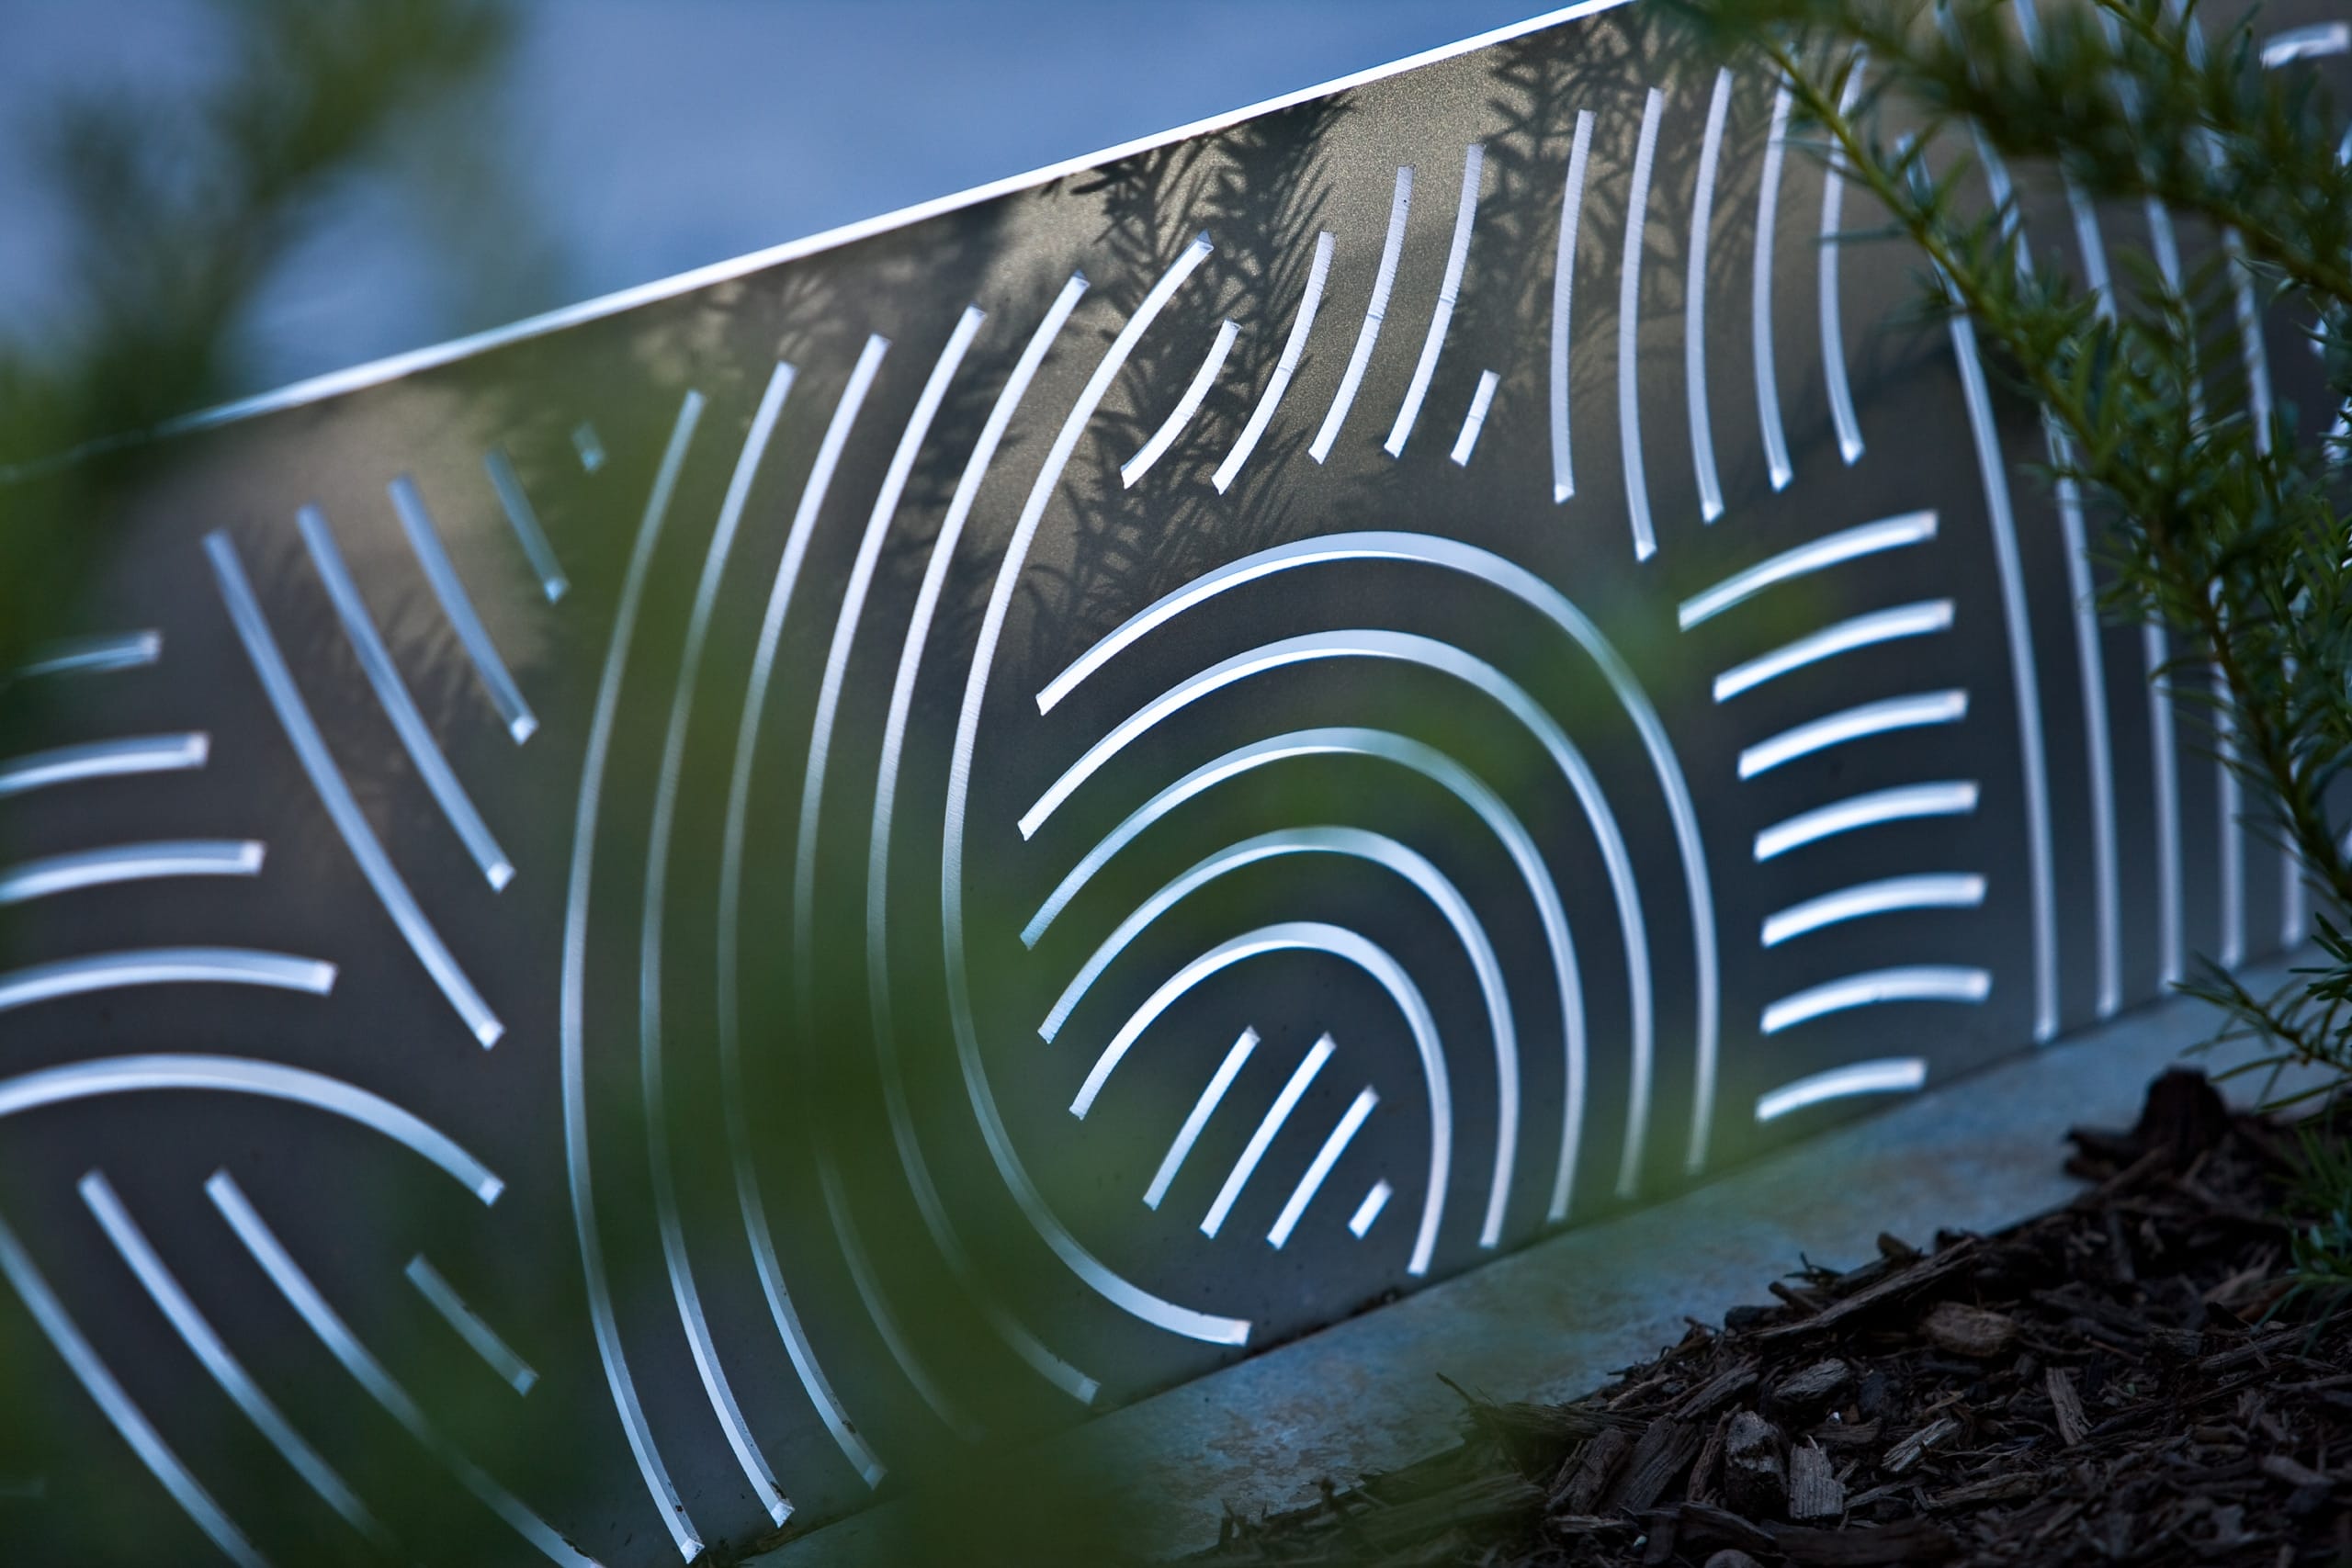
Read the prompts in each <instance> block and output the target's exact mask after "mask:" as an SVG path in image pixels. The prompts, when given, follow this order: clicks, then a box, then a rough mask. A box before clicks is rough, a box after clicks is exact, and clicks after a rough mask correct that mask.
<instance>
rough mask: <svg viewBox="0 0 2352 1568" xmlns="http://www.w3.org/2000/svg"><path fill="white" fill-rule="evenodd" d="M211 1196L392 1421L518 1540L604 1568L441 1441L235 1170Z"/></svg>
mask: <svg viewBox="0 0 2352 1568" xmlns="http://www.w3.org/2000/svg"><path fill="white" fill-rule="evenodd" d="M204 1191H205V1195H206V1196H207V1197H209V1198H210V1199H211V1200H212V1206H213V1207H214V1208H215V1209H218V1210H219V1211H220V1217H221V1218H222V1219H224V1220H226V1221H228V1222H229V1228H230V1229H231V1230H232V1231H234V1232H235V1233H236V1235H237V1239H238V1240H239V1241H241V1242H243V1244H244V1247H245V1250H246V1251H247V1252H248V1253H250V1254H251V1255H252V1256H253V1260H254V1262H255V1263H256V1264H258V1265H260V1267H261V1271H262V1272H263V1273H265V1274H266V1275H268V1276H269V1282H270V1283H271V1284H273V1285H275V1286H277V1291H278V1293H279V1294H280V1295H282V1296H284V1297H285V1298H286V1303H287V1304H288V1306H290V1307H292V1308H293V1309H294V1310H295V1312H296V1313H297V1314H300V1317H301V1319H302V1321H303V1322H304V1323H306V1324H308V1325H310V1328H311V1333H312V1334H315V1335H316V1336H318V1339H319V1343H320V1344H322V1345H323V1346H325V1347H326V1348H327V1352H328V1354H330V1355H332V1356H333V1357H334V1359H336V1360H337V1361H340V1362H341V1363H342V1364H343V1369H344V1371H347V1372H349V1373H350V1374H351V1377H352V1381H353V1382H356V1383H358V1384H359V1386H360V1387H361V1388H363V1389H365V1390H366V1391H367V1393H368V1397H369V1398H371V1399H373V1400H374V1401H375V1402H376V1403H377V1404H379V1405H381V1406H382V1407H383V1409H384V1413H385V1414H386V1415H388V1416H391V1418H392V1419H393V1420H395V1421H397V1422H399V1423H400V1424H401V1426H402V1427H407V1428H408V1432H409V1435H410V1436H411V1437H413V1438H415V1439H416V1440H417V1443H418V1444H419V1445H420V1446H421V1447H423V1448H424V1450H426V1451H427V1452H428V1453H430V1454H432V1455H433V1456H434V1458H435V1459H437V1460H439V1461H441V1462H442V1464H443V1465H445V1466H447V1469H448V1471H449V1473H450V1474H451V1475H453V1476H455V1477H456V1478H457V1481H458V1484H459V1485H460V1486H463V1487H464V1488H465V1489H466V1490H467V1491H469V1492H470V1493H472V1494H473V1495H474V1496H475V1497H477V1498H478V1499H480V1500H481V1504H482V1506H485V1507H487V1508H488V1509H490V1511H491V1512H492V1513H493V1514H496V1515H497V1516H498V1517H500V1518H502V1519H503V1520H505V1521H506V1523H507V1524H508V1526H510V1527H511V1528H512V1529H514V1531H515V1534H517V1535H519V1536H521V1537H522V1538H523V1539H524V1540H527V1541H529V1542H530V1543H531V1544H532V1545H533V1546H535V1547H537V1549H538V1550H539V1552H540V1554H541V1555H542V1556H544V1557H546V1558H547V1560H548V1562H555V1563H560V1564H562V1565H563V1568H597V1564H596V1562H595V1560H594V1559H593V1558H590V1557H586V1556H583V1555H582V1554H581V1553H580V1552H579V1551H576V1550H574V1548H573V1547H572V1545H571V1542H570V1541H567V1540H564V1539H563V1537H561V1536H560V1535H558V1534H557V1533H556V1532H555V1531H554V1529H551V1528H549V1526H548V1522H547V1521H546V1520H545V1519H542V1518H540V1517H538V1516H537V1514H535V1513H533V1512H532V1511H531V1510H530V1509H529V1508H527V1507H526V1506H524V1505H523V1504H522V1502H521V1501H520V1500H519V1499H517V1498H516V1497H515V1495H514V1494H513V1493H511V1492H509V1491H507V1490H506V1488H504V1487H503V1486H501V1485H500V1484H499V1483H497V1482H495V1481H492V1479H491V1478H490V1477H489V1476H488V1475H486V1474H484V1473H483V1472H482V1471H481V1468H480V1467H479V1466H477V1465H476V1464H475V1463H474V1462H473V1461H471V1460H469V1459H468V1458H467V1457H466V1456H465V1455H464V1454H463V1453H461V1452H459V1451H458V1448H457V1446H456V1445H455V1444H454V1443H451V1442H450V1441H449V1440H448V1439H447V1438H445V1437H443V1436H442V1435H441V1433H440V1431H439V1429H438V1428H436V1427H435V1426H434V1425H433V1423H432V1422H431V1421H430V1420H429V1419H427V1418H426V1416H425V1414H424V1407H423V1406H422V1405H420V1404H417V1403H416V1400H415V1399H414V1398H413V1396H412V1395H411V1394H410V1393H409V1392H408V1391H407V1390H406V1389H404V1388H402V1387H401V1385H400V1384H399V1383H398V1382H395V1381H394V1380H393V1378H392V1374H391V1373H390V1372H389V1371H386V1370H385V1368H384V1364H383V1362H381V1361H379V1360H378V1359H376V1357H375V1355H374V1353H373V1352H371V1351H370V1350H368V1348H367V1347H366V1346H365V1345H362V1344H361V1343H360V1342H359V1337H358V1336H357V1335H356V1334H354V1333H353V1332H352V1331H351V1325H349V1324H347V1323H345V1321H344V1319H343V1316H342V1314H339V1313H337V1312H336V1311H335V1310H334V1307H333V1306H331V1305H329V1304H328V1303H327V1299H326V1297H325V1296H324V1295H323V1294H322V1293H321V1292H320V1291H319V1287H318V1286H317V1284H316V1283H314V1282H313V1281H312V1280H311V1277H310V1275H309V1274H308V1273H307V1272H305V1271H304V1269H303V1268H302V1266H301V1265H300V1264H299V1263H297V1262H296V1261H294V1255H293V1254H292V1253H290V1252H288V1251H287V1250H286V1245H285V1243H283V1242H281V1241H280V1240H278V1238H277V1233H276V1232H274V1231H273V1230H271V1229H270V1227H269V1225H268V1224H267V1222H266V1221H265V1220H263V1218H262V1217H261V1215H260V1213H258V1212H256V1211H255V1210H254V1206H253V1203H252V1202H251V1201H249V1200H248V1199H247V1198H246V1197H245V1194H244V1191H243V1189H241V1188H239V1187H238V1185H237V1183H236V1180H235V1179H233V1178H232V1177H231V1176H230V1174H229V1173H228V1172H227V1171H225V1170H216V1171H214V1172H213V1173H212V1175H211V1176H210V1177H209V1179H207V1180H206V1181H205V1183H204Z"/></svg>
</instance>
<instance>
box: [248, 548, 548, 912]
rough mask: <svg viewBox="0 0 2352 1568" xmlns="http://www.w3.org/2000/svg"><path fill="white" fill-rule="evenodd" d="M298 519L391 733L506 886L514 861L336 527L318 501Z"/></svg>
mask: <svg viewBox="0 0 2352 1568" xmlns="http://www.w3.org/2000/svg"><path fill="white" fill-rule="evenodd" d="M294 521H295V525H296V527H297V528H298V529H299V530H300V533H301V536H302V542H303V544H304V545H305V546H307V547H309V549H310V552H311V565H312V566H313V567H314V568H316V569H317V570H318V574H319V581H321V582H322V583H324V584H325V585H326V590H327V597H328V598H329V599H330V600H332V601H333V602H334V613H335V618H336V619H337V620H339V621H341V622H342V623H343V635H344V637H345V640H346V641H348V642H349V643H350V644H351V651H352V653H353V654H354V655H355V656H356V658H357V659H358V660H359V669H360V672H361V673H362V674H364V675H365V676H367V678H368V689H369V690H371V691H373V692H374V693H375V694H376V701H377V702H378V704H379V705H381V706H382V708H383V710H384V716H385V717H386V718H388V719H390V720H391V724H392V730H393V733H395V734H397V735H398V736H399V737H400V738H401V750H405V751H406V752H407V753H408V757H409V761H411V762H413V763H414V764H415V765H416V772H417V776H418V777H420V778H422V779H423V780H424V787H425V788H426V790H427V791H429V792H430V793H431V794H432V796H433V800H434V804H435V805H436V806H438V807H441V815H442V817H443V818H445V819H446V820H447V822H448V824H449V827H450V829H452V830H453V831H455V832H456V833H457V835H458V841H459V842H461V843H463V844H464V845H465V846H466V852H467V853H468V854H469V855H471V856H472V857H473V862H474V864H475V865H477V866H479V867H481V874H482V877H483V879H484V880H485V881H487V882H488V883H489V884H490V886H491V890H492V892H503V891H504V890H505V887H506V885H507V884H508V883H509V882H511V881H513V880H514V879H515V864H514V863H513V862H512V861H510V860H508V859H507V858H506V852H505V851H504V850H503V849H501V848H499V847H498V840H497V839H495V838H494V837H492V834H491V831H490V827H489V824H487V823H485V822H484V821H483V820H482V819H481V812H479V811H477V810H475V809H474V803H473V798H472V797H471V796H470V795H468V794H467V793H466V786H465V785H464V784H460V783H459V782H458V775H457V773H456V771H455V770H453V769H452V768H451V767H450V766H449V760H448V759H447V757H445V756H443V755H442V752H441V746H440V743H439V742H438V741H436V740H435V739H434V738H433V729H432V727H431V726H429V725H427V724H426V723H425V722H424V715H423V714H421V713H419V712H418V711H417V707H416V703H415V701H414V699H413V698H412V697H411V696H410V695H409V690H408V682H406V681H403V680H402V679H401V672H400V669H399V667H398V666H397V665H395V664H394V663H393V662H392V652H391V649H389V648H386V647H385V646H384V639H383V637H382V636H381V635H380V634H379V632H378V631H377V629H376V618H375V616H373V615H370V614H368V602H367V601H366V600H365V599H363V598H361V597H360V595H359V584H358V583H357V582H356V581H353V580H352V576H351V571H350V569H349V568H347V567H345V565H344V561H343V551H342V549H341V548H340V547H338V546H337V545H336V544H335V541H334V530H333V529H331V528H330V527H328V526H327V520H326V515H325V513H322V512H321V511H320V510H319V509H318V508H317V507H315V506H305V507H303V508H302V509H301V510H300V512H298V513H295V519H294Z"/></svg>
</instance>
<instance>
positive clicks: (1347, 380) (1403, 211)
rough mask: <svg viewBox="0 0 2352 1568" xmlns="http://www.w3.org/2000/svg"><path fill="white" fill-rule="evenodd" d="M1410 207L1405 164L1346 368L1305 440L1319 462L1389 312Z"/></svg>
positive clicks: (1410, 168) (1344, 416) (1409, 177)
mask: <svg viewBox="0 0 2352 1568" xmlns="http://www.w3.org/2000/svg"><path fill="white" fill-rule="evenodd" d="M1412 207H1413V165H1412V164H1401V165H1399V166H1398V168H1397V188H1396V191H1395V194H1394V195H1392V196H1391V197H1389V199H1388V232H1387V234H1386V236H1385V238H1383V239H1382V241H1381V243H1380V265H1379V268H1378V270H1377V271H1376V272H1374V275H1373V279H1372V298H1371V299H1370V300H1368V301H1367V302H1366V303H1365V305H1364V308H1363V325H1362V326H1360V327H1358V328H1357V329H1356V343H1355V346H1354V347H1353V348H1351V349H1350V350H1349V351H1348V365H1347V368H1346V369H1345V370H1344V371H1342V372H1341V373H1340V387H1339V390H1337V391H1335V392H1333V393H1332V394H1331V406H1330V408H1329V409H1328V410H1326V411H1325V412H1324V414H1323V423H1322V424H1321V426H1320V427H1318V428H1317V430H1316V432H1315V439H1314V440H1313V441H1312V442H1310V443H1308V444H1307V448H1306V455H1307V456H1308V457H1312V458H1314V459H1315V460H1316V461H1317V462H1318V463H1320V462H1322V461H1323V460H1324V459H1326V458H1328V457H1330V455H1331V443H1333V442H1334V441H1337V440H1338V439H1339V438H1340V424H1341V423H1344V422H1345V421H1346V419H1347V417H1348V411H1349V410H1350V409H1351V408H1353V407H1354V406H1355V401H1356V391H1357V389H1359V388H1360V387H1362V386H1363V371H1364V367H1365V365H1367V364H1368V363H1370V362H1371V359H1372V350H1373V345H1374V344H1376V343H1377V342H1379V341H1380V323H1381V321H1382V319H1383V318H1384V317H1385V316H1386V315H1387V314H1388V295H1389V292H1390V290H1391V289H1393V288H1396V286H1397V260H1398V258H1399V257H1401V256H1402V255H1403V254H1405V220H1406V218H1407V217H1408V215H1409V214H1410V213H1411V211H1412Z"/></svg>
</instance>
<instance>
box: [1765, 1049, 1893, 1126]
mask: <svg viewBox="0 0 2352 1568" xmlns="http://www.w3.org/2000/svg"><path fill="white" fill-rule="evenodd" d="M1927 1085H1928V1064H1927V1061H1926V1059H1925V1058H1924V1057H1919V1056H1889V1057H1884V1058H1883V1059H1881V1060H1878V1061H1874V1062H1854V1063H1850V1064H1849V1065H1848V1066H1842V1067H1832V1068H1830V1069H1829V1070H1828V1071H1827V1072H1826V1073H1815V1074H1814V1075H1813V1076H1812V1077H1802V1078H1799V1079H1797V1080H1796V1081H1795V1082H1794V1083H1786V1084H1782V1085H1781V1087H1780V1088H1778V1089H1772V1090H1770V1092H1768V1093H1765V1094H1760V1095H1758V1096H1757V1097H1756V1119H1757V1120H1758V1122H1774V1121H1778V1120H1779V1119H1780V1118H1781V1117H1783V1116H1786V1115H1787V1114H1788V1113H1789V1112H1790V1111H1802V1110H1804V1108H1805V1107H1806V1106H1808V1105H1819V1104H1821V1103H1823V1102H1824V1101H1826V1100H1848V1099H1851V1098H1852V1097H1853V1096H1855V1095H1858V1094H1917V1093H1918V1092H1919V1090H1921V1089H1925V1088H1926V1087H1927Z"/></svg>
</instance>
